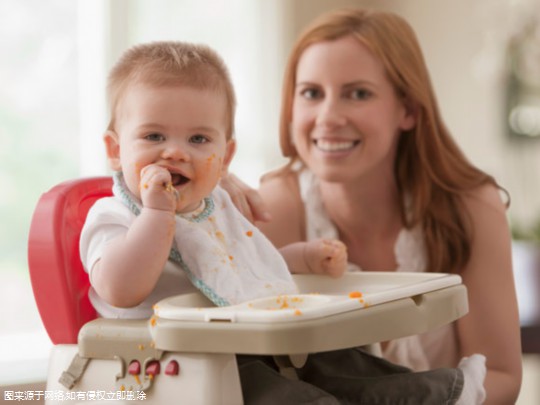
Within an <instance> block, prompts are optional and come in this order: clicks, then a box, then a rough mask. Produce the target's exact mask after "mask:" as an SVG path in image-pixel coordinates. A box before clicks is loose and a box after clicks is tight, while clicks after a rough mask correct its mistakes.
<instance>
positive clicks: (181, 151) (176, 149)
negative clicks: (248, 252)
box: [162, 143, 191, 161]
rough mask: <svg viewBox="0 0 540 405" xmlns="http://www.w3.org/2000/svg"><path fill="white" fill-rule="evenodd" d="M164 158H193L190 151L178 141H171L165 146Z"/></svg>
mask: <svg viewBox="0 0 540 405" xmlns="http://www.w3.org/2000/svg"><path fill="white" fill-rule="evenodd" d="M162 156H163V158H164V159H171V160H184V161H189V160H190V159H191V157H190V154H189V153H188V151H187V150H186V149H185V148H183V147H182V146H181V145H178V144H176V143H171V144H169V145H167V146H166V147H165V149H164V150H163V154H162Z"/></svg>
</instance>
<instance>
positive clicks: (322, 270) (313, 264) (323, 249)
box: [304, 239, 347, 277]
mask: <svg viewBox="0 0 540 405" xmlns="http://www.w3.org/2000/svg"><path fill="white" fill-rule="evenodd" d="M304 255H305V260H306V263H307V265H308V267H309V269H310V270H311V272H312V273H315V274H326V275H328V276H331V277H340V276H341V275H342V274H343V273H344V272H345V270H347V247H346V246H345V244H344V243H343V242H341V241H339V240H334V239H319V240H314V241H310V242H306V246H305V249H304Z"/></svg>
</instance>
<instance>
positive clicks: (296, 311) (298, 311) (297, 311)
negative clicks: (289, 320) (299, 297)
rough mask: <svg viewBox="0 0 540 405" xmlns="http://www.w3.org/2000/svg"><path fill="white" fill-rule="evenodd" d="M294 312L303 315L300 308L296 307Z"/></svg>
mask: <svg viewBox="0 0 540 405" xmlns="http://www.w3.org/2000/svg"><path fill="white" fill-rule="evenodd" d="M294 314H295V315H302V311H300V310H299V309H296V310H295V311H294Z"/></svg>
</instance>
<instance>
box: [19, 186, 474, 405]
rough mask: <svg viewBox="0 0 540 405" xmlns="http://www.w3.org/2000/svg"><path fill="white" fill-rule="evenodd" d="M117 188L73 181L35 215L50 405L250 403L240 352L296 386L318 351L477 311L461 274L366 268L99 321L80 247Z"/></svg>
mask: <svg viewBox="0 0 540 405" xmlns="http://www.w3.org/2000/svg"><path fill="white" fill-rule="evenodd" d="M111 187H112V179H111V178H110V177H98V178H86V179H79V180H72V181H66V182H64V183H61V184H59V185H57V186H55V187H53V188H52V189H51V190H50V191H48V192H46V193H44V194H43V195H42V197H41V199H40V200H39V202H38V204H37V207H36V209H35V212H34V216H33V218H32V223H31V227H30V234H29V244H28V263H29V270H30V277H31V282H32V288H33V291H34V296H35V299H36V303H37V306H38V309H39V312H40V315H41V318H42V321H43V323H44V325H45V328H46V330H47V333H48V334H49V337H50V338H51V340H52V342H53V343H54V344H55V346H54V347H53V350H52V353H51V357H50V361H49V371H48V379H47V388H46V392H45V401H46V403H48V404H56V403H66V402H65V401H66V400H68V401H71V402H67V403H78V402H85V401H92V402H98V403H99V402H100V401H103V402H105V401H107V402H108V401H110V400H111V399H115V400H119V401H120V402H126V403H127V402H128V401H129V402H131V401H132V400H143V399H144V403H146V404H167V403H182V404H193V405H195V404H211V405H219V404H235V405H236V404H241V403H242V393H241V388H240V379H239V376H238V368H237V364H236V358H235V354H261V355H274V356H275V358H276V362H277V364H279V365H280V367H281V369H282V372H283V374H285V375H290V377H291V378H294V377H295V373H294V368H295V367H301V366H302V365H303V364H304V363H305V360H306V358H307V355H308V353H314V352H321V351H328V350H338V349H343V348H347V347H355V346H364V345H369V344H372V343H377V342H380V341H385V340H389V339H394V338H398V337H402V336H407V335H412V334H418V333H422V332H425V331H427V330H430V329H432V328H435V327H437V326H440V325H443V324H445V323H449V322H452V321H454V320H456V319H458V318H459V317H461V316H463V315H464V314H466V312H467V310H468V309H467V292H466V288H465V287H464V285H463V284H461V278H460V277H459V276H457V275H450V274H443V273H402V272H399V273H395V272H388V273H385V272H358V273H349V274H346V275H344V276H343V277H341V278H339V279H330V278H328V277H325V276H313V275H296V276H294V279H295V282H296V283H297V285H298V287H299V290H300V294H298V295H291V296H280V297H270V298H261V299H258V300H253V301H250V302H247V303H243V304H240V305H235V306H230V307H220V308H218V307H214V306H213V304H212V303H211V302H210V301H209V300H208V299H207V298H206V297H204V296H203V295H202V293H191V294H186V295H181V296H175V297H170V298H167V299H165V300H162V301H161V302H158V303H157V304H156V306H155V314H154V316H153V317H152V318H150V319H147V320H114V319H100V318H97V317H96V313H95V311H94V309H93V307H92V305H91V304H90V302H89V299H88V296H87V292H88V289H89V285H90V284H89V280H88V275H87V273H86V272H85V271H84V269H83V266H82V264H81V262H80V258H79V245H78V243H79V236H80V232H81V228H82V226H83V224H84V221H85V218H86V215H87V212H88V210H89V208H90V207H91V206H92V204H93V203H94V202H95V201H96V200H97V199H99V198H102V197H106V196H110V195H112V192H111ZM126 288H129V280H126Z"/></svg>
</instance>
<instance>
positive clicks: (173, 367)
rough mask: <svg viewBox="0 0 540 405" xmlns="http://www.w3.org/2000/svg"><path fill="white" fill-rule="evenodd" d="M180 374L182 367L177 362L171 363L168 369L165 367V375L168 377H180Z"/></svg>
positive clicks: (172, 361)
mask: <svg viewBox="0 0 540 405" xmlns="http://www.w3.org/2000/svg"><path fill="white" fill-rule="evenodd" d="M179 372H180V366H179V365H178V362H177V361H176V360H171V361H169V364H167V367H165V374H167V375H178V373H179Z"/></svg>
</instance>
